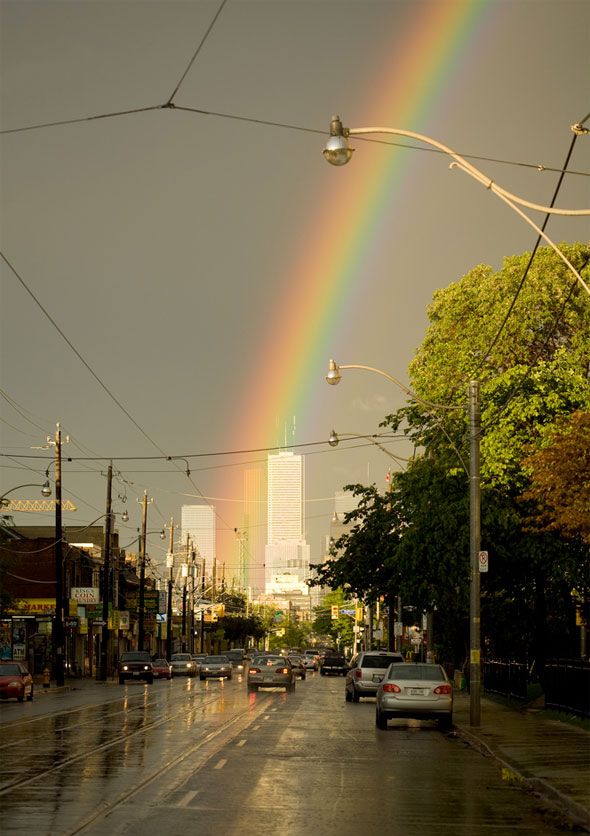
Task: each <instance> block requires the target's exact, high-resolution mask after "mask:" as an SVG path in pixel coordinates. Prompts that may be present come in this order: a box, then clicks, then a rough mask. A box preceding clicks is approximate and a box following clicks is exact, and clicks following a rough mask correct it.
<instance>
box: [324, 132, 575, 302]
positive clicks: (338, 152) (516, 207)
mask: <svg viewBox="0 0 590 836" xmlns="http://www.w3.org/2000/svg"><path fill="white" fill-rule="evenodd" d="M363 134H393V135H394V136H404V137H407V138H408V139H415V140H417V141H418V142H423V143H425V144H426V145H430V146H431V147H432V148H436V149H437V150H438V151H442V152H443V153H444V154H447V155H448V156H449V157H451V158H452V160H453V162H452V163H451V164H450V167H451V168H458V169H460V170H461V171H463V172H465V174H469V176H470V177H472V178H473V179H474V180H476V181H477V182H478V183H480V184H481V185H482V186H485V188H486V189H488V191H490V192H492V193H493V194H495V195H496V197H498V198H500V200H502V201H503V202H504V203H506V205H507V206H510V208H511V209H512V210H513V211H514V212H516V214H517V215H520V217H521V218H522V219H523V220H524V221H525V222H526V223H527V224H528V225H529V226H531V227H532V228H533V229H534V230H535V232H536V233H537V234H538V235H540V236H541V238H542V239H543V240H544V241H545V242H546V243H547V244H549V246H550V247H551V249H552V250H554V251H555V252H556V253H557V255H558V256H559V258H561V260H562V261H563V262H564V264H565V265H566V266H567V267H568V269H569V270H571V272H572V273H573V274H574V276H575V277H576V279H577V280H578V281H579V282H580V284H581V285H582V287H583V288H584V290H585V291H586V293H588V294H589V295H590V287H588V285H587V284H586V282H585V281H584V279H583V278H582V277H581V276H580V274H579V273H578V271H577V270H576V269H575V267H574V266H573V264H572V263H571V262H570V261H569V259H568V258H567V257H566V256H565V255H564V254H563V253H562V252H561V250H560V249H559V247H558V246H557V244H555V243H554V242H553V241H552V240H551V238H549V236H548V235H547V234H546V233H545V232H544V231H543V230H542V229H541V228H540V227H539V226H538V225H537V224H536V223H535V222H534V221H533V220H531V218H529V216H528V215H527V214H525V212H523V211H522V209H521V208H520V207H521V206H523V207H525V208H526V209H531V210H533V211H535V212H542V213H543V214H551V215H568V216H570V217H571V216H574V217H575V216H578V217H579V216H583V215H590V209H557V208H555V207H554V206H542V205H541V204H539V203H533V202H531V201H530V200H526V199H525V198H522V197H519V196H518V195H515V194H512V192H509V191H507V190H506V189H503V188H502V187H501V186H499V185H498V184H497V183H495V182H494V181H493V180H490V178H489V177H488V176H487V175H485V174H484V173H483V172H482V171H480V170H479V169H478V168H476V167H475V166H474V165H472V164H471V163H470V162H468V161H467V160H466V159H465V158H464V157H462V156H461V155H460V154H457V152H456V151H453V149H452V148H449V147H448V146H447V145H443V144H442V142H439V141H438V140H436V139H433V138H432V137H430V136H425V135H424V134H418V133H415V132H414V131H407V130H404V129H402V128H381V127H377V128H344V127H343V125H342V122H341V121H340V117H339V116H333V117H332V121H331V122H330V138H329V139H328V142H327V143H326V146H325V148H324V157H325V158H326V160H327V161H328V162H329V163H331V164H332V165H346V163H348V162H349V161H350V159H351V158H352V154H353V151H354V148H351V146H350V143H349V141H348V137H349V136H361V135H363Z"/></svg>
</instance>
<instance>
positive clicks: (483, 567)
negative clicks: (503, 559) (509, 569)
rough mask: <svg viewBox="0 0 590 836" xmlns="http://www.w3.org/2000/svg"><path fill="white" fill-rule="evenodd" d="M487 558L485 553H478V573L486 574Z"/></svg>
mask: <svg viewBox="0 0 590 836" xmlns="http://www.w3.org/2000/svg"><path fill="white" fill-rule="evenodd" d="M489 565H490V564H489V557H488V553H487V552H480V553H479V571H480V572H487V571H488V567H489Z"/></svg>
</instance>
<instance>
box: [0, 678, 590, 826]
mask: <svg viewBox="0 0 590 836" xmlns="http://www.w3.org/2000/svg"><path fill="white" fill-rule="evenodd" d="M455 699H456V702H455V722H456V731H455V732H453V733H451V734H443V733H441V732H440V731H439V730H438V729H437V728H436V726H435V725H434V724H432V723H422V724H421V723H419V722H418V721H391V722H390V724H389V727H388V729H387V730H386V731H380V730H377V729H376V728H375V719H374V718H375V704H374V700H361V702H360V703H359V704H356V705H354V704H352V705H351V704H349V703H345V701H344V698H343V682H342V680H340V679H338V678H332V677H327V678H320V677H319V676H317V675H313V676H310V677H308V680H307V681H306V682H300V683H298V684H297V689H296V692H295V693H294V694H285V693H284V692H282V691H267V692H259V693H258V694H248V693H247V691H246V688H245V685H244V683H243V682H242V681H239V680H237V681H234V682H230V683H225V682H217V681H208V682H206V683H199V682H198V680H197V681H195V680H176V679H175V680H173V682H171V683H168V682H156V683H154V685H153V686H145V685H143V684H140V683H134V684H132V685H128V686H124V687H123V686H119V685H118V683H116V682H114V681H109V682H108V683H97V682H95V681H93V680H74V681H71V682H68V683H67V685H66V687H64V688H61V689H56V688H55V687H54V686H52V687H51V688H50V689H49V690H43V691H41V690H40V689H39V690H38V691H37V693H36V695H35V699H34V701H33V702H32V703H25V704H16V703H11V704H9V705H8V704H3V705H2V706H1V707H0V727H1V745H0V755H1V758H0V764H3V765H0V777H1V782H0V809H1V811H2V812H1V816H2V830H3V833H5V834H6V835H7V836H12V834H20V833H26V834H27V836H28V835H29V834H32V835H33V836H38V834H39V835H40V834H48V836H58V834H74V833H87V834H92V835H93V836H115V835H116V834H127V835H128V836H133V834H137V836H151V834H153V836H161V834H162V833H169V832H175V831H176V830H186V831H187V832H198V833H199V834H200V836H206V834H214V833H215V834H216V833H218V832H220V831H222V832H223V833H224V834H236V835H237V834H243V833H248V832H261V831H264V832H267V833H271V834H274V833H276V834H279V833H281V834H284V833H288V834H289V836H299V834H301V836H307V834H308V833H309V832H310V830H314V831H315V833H316V834H318V835H319V836H324V834H326V836H332V834H338V836H348V834H350V835H351V836H358V833H359V828H360V830H361V831H362V833H363V836H372V834H381V833H383V832H384V830H385V832H387V833H395V834H396V836H404V835H405V834H406V833H407V834H412V835H413V834H415V833H418V832H425V829H433V830H435V831H436V832H437V833H441V834H451V833H452V834H454V836H455V834H460V836H474V834H477V836H479V834H488V833H489V834H494V836H495V834H497V833H507V834H510V836H516V834H535V836H540V834H550V833H554V834H555V833H563V832H564V831H572V830H573V831H577V832H582V831H585V829H586V827H587V826H588V825H589V824H590V816H589V815H588V809H589V807H590V804H589V791H588V784H589V780H588V779H589V777H590V770H589V753H590V749H589V744H590V733H589V732H587V731H585V730H583V729H579V728H576V727H574V726H571V725H568V724H565V723H562V722H560V721H558V720H554V719H551V718H549V717H547V716H546V715H545V714H544V713H543V711H542V710H534V709H530V708H529V709H528V710H525V709H519V708H518V707H516V706H515V707H510V706H505V705H503V704H501V703H499V702H496V701H495V700H493V699H489V698H486V697H483V698H482V705H481V708H482V711H481V717H482V723H481V726H480V727H478V728H476V729H474V728H471V727H470V726H469V697H468V695H466V694H462V693H457V694H456V697H455ZM476 749H477V750H479V751H475V750H476ZM480 752H481V753H482V754H483V755H485V756H486V757H482V754H480ZM17 754H18V757H15V755H17ZM546 801H550V802H551V804H547V803H546ZM554 805H556V806H554ZM588 831H589V832H590V826H588Z"/></svg>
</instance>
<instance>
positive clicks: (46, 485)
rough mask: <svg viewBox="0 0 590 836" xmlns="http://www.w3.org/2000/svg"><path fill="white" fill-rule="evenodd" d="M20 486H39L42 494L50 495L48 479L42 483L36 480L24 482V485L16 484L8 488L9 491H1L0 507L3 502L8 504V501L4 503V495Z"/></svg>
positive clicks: (18, 488)
mask: <svg viewBox="0 0 590 836" xmlns="http://www.w3.org/2000/svg"><path fill="white" fill-rule="evenodd" d="M20 488H41V494H42V496H51V485H50V484H49V479H46V480H45V482H43V484H42V485H39V484H38V483H37V482H26V483H25V484H24V485H17V486H16V487H15V488H10V490H9V491H6V492H5V493H3V494H2V496H0V508H1V507H2V506H3V505H4V504H6V505H8V501H7V502H6V503H4V497H5V496H8V494H9V493H12V492H13V491H18V490H20Z"/></svg>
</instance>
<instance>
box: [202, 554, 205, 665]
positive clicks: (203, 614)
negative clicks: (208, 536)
mask: <svg viewBox="0 0 590 836" xmlns="http://www.w3.org/2000/svg"><path fill="white" fill-rule="evenodd" d="M204 606H205V558H203V563H202V570H201V653H204V652H205V610H204Z"/></svg>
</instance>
